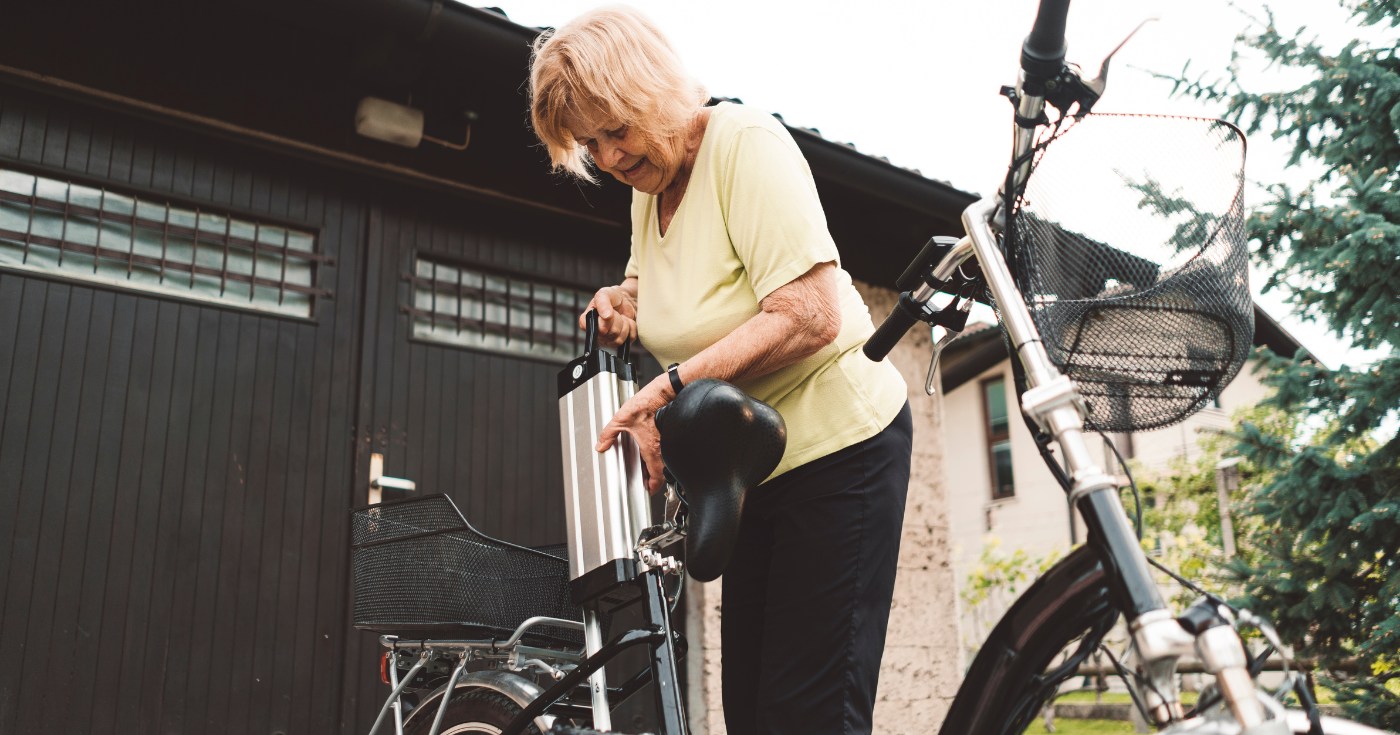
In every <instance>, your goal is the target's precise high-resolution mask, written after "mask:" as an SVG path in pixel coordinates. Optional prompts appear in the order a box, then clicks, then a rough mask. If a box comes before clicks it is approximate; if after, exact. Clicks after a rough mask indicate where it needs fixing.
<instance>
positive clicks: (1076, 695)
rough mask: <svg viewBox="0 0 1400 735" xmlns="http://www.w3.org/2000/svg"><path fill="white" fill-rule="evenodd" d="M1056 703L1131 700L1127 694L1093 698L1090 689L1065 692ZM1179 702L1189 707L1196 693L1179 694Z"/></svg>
mask: <svg viewBox="0 0 1400 735" xmlns="http://www.w3.org/2000/svg"><path fill="white" fill-rule="evenodd" d="M1055 701H1056V702H1074V703H1086V702H1088V703H1092V702H1105V703H1108V704H1128V703H1130V702H1132V701H1133V700H1132V698H1131V697H1129V696H1128V693H1127V692H1104V693H1103V696H1102V698H1101V699H1095V698H1094V692H1093V690H1090V689H1081V690H1079V691H1074V692H1066V693H1065V694H1061V695H1060V696H1058V697H1056V698H1055ZM1181 701H1182V703H1183V704H1185V705H1186V706H1188V707H1190V706H1191V705H1193V704H1195V703H1196V692H1181Z"/></svg>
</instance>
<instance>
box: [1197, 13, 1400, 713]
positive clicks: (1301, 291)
mask: <svg viewBox="0 0 1400 735" xmlns="http://www.w3.org/2000/svg"><path fill="white" fill-rule="evenodd" d="M1343 7H1344V8H1346V9H1347V10H1349V11H1350V12H1351V13H1352V15H1351V18H1352V20H1353V21H1354V23H1355V24H1356V25H1357V26H1358V29H1357V30H1358V33H1357V35H1358V36H1361V37H1363V38H1381V39H1384V40H1382V41H1380V42H1366V41H1362V40H1351V41H1349V42H1346V43H1345V45H1340V48H1329V47H1328V46H1326V45H1325V44H1324V43H1323V42H1321V41H1319V40H1317V39H1315V38H1313V37H1311V36H1310V35H1309V32H1308V31H1307V29H1306V28H1300V29H1298V30H1296V31H1292V32H1288V31H1285V30H1283V29H1280V28H1279V27H1277V25H1276V24H1275V17H1274V16H1273V15H1272V14H1271V13H1268V12H1265V14H1264V15H1263V16H1262V18H1260V19H1258V20H1256V22H1255V25H1254V26H1253V27H1252V28H1251V30H1249V31H1247V32H1246V33H1245V34H1243V35H1242V36H1241V37H1240V39H1239V44H1238V45H1237V48H1236V64H1234V65H1232V69H1234V68H1238V67H1239V66H1240V65H1241V63H1242V62H1241V59H1248V58H1255V59H1257V58H1258V57H1260V56H1262V57H1263V59H1265V60H1267V62H1268V64H1269V65H1271V66H1276V67H1281V68H1285V69H1294V70H1302V71H1304V72H1306V74H1307V82H1306V83H1304V84H1302V85H1301V86H1299V87H1297V88H1294V89H1285V90H1278V91H1271V92H1259V91H1254V90H1251V89H1247V88H1246V86H1245V85H1244V84H1242V83H1241V81H1240V77H1239V74H1238V73H1237V72H1234V73H1232V76H1231V78H1230V79H1228V80H1226V81H1223V82H1205V81H1203V80H1200V79H1198V80H1194V81H1192V80H1188V79H1186V78H1184V75H1183V77H1182V78H1178V79H1177V80H1176V82H1177V90H1176V91H1177V92H1178V93H1181V94H1188V95H1191V96H1195V97H1198V98H1202V99H1213V100H1216V101H1219V102H1223V103H1224V104H1225V105H1226V108H1227V111H1228V112H1227V117H1228V118H1230V119H1232V121H1234V122H1236V123H1237V124H1239V125H1240V126H1241V127H1242V128H1244V129H1245V131H1246V133H1248V134H1260V133H1268V134H1272V135H1273V136H1274V137H1275V138H1277V139H1282V140H1285V141H1287V142H1288V143H1289V144H1291V150H1292V155H1291V160H1290V164H1298V163H1300V162H1313V163H1314V164H1316V165H1319V166H1320V167H1321V170H1322V174H1321V176H1320V178H1319V180H1317V181H1315V182H1313V183H1312V184H1309V185H1307V186H1305V187H1302V188H1296V187H1290V186H1287V185H1284V184H1274V185H1270V186H1268V187H1267V195H1266V196H1265V197H1264V201H1263V202H1262V203H1258V204H1256V205H1255V206H1254V207H1253V209H1252V213H1251V215H1250V217H1249V219H1248V233H1249V237H1250V240H1251V243H1250V244H1251V250H1252V254H1253V256H1254V257H1255V258H1256V260H1257V262H1258V263H1260V264H1261V265H1262V266H1263V267H1264V268H1265V269H1267V270H1269V271H1270V272H1271V273H1272V276H1271V277H1270V279H1269V281H1268V283H1267V284H1266V288H1270V289H1282V290H1283V291H1284V293H1285V294H1286V295H1287V296H1288V297H1289V300H1290V301H1291V302H1292V303H1293V304H1295V305H1296V306H1297V307H1298V309H1299V310H1300V312H1301V313H1302V314H1303V316H1304V318H1314V319H1317V320H1322V321H1324V322H1325V323H1326V324H1327V325H1328V326H1329V327H1330V328H1331V329H1332V331H1333V332H1335V333H1336V334H1337V335H1338V336H1340V337H1343V338H1345V339H1348V340H1350V341H1351V342H1352V343H1353V344H1354V345H1355V346H1357V347H1359V348H1363V349H1368V350H1377V351H1379V354H1380V355H1381V357H1380V358H1379V359H1378V360H1377V361H1376V362H1374V363H1372V364H1369V365H1366V366H1364V367H1347V366H1342V367H1339V368H1337V369H1328V368H1326V367H1324V366H1322V365H1320V364H1317V363H1316V362H1313V361H1311V360H1308V359H1303V358H1302V357H1299V358H1297V359H1285V358H1282V357H1279V356H1277V355H1272V354H1269V353H1267V352H1266V353H1265V354H1263V355H1261V357H1262V359H1263V362H1264V366H1265V367H1264V369H1265V371H1266V374H1267V377H1266V378H1265V380H1266V382H1267V383H1268V384H1269V385H1271V386H1272V387H1274V388H1275V389H1276V393H1275V394H1274V395H1273V397H1272V398H1270V399H1269V402H1270V403H1271V404H1272V406H1273V407H1276V408H1278V409H1280V410H1282V411H1284V412H1286V413H1287V415H1290V416H1293V417H1295V418H1296V420H1297V424H1296V426H1295V427H1294V429H1295V430H1296V431H1289V432H1281V431H1278V430H1277V428H1276V427H1268V426H1261V425H1260V424H1258V423H1252V422H1248V421H1246V422H1244V423H1243V424H1242V425H1241V426H1240V429H1239V433H1238V436H1239V439H1240V451H1241V452H1242V453H1243V455H1244V456H1245V457H1246V459H1248V460H1249V461H1250V462H1252V463H1253V465H1254V466H1255V468H1256V469H1257V470H1258V471H1259V472H1260V475H1259V477H1260V478H1261V479H1260V480H1259V483H1258V484H1257V485H1256V486H1255V487H1254V489H1253V491H1252V493H1251V496H1250V501H1249V507H1248V508H1246V509H1245V510H1246V512H1250V513H1253V514H1255V515H1256V519H1255V520H1256V521H1257V522H1256V523H1254V524H1252V525H1251V527H1252V528H1253V529H1254V530H1253V531H1252V533H1251V534H1250V537H1249V539H1248V542H1249V543H1251V544H1252V545H1253V547H1254V548H1253V549H1251V553H1250V554H1249V555H1248V556H1247V557H1246V559H1247V560H1246V561H1244V562H1240V563H1238V564H1237V565H1236V567H1235V571H1237V572H1239V573H1240V574H1241V576H1242V577H1243V579H1244V589H1245V599H1244V603H1245V605H1246V606H1247V607H1249V608H1250V609H1252V610H1254V611H1256V612H1258V613H1261V614H1263V615H1264V616H1265V617H1268V618H1270V619H1272V620H1273V621H1274V622H1275V623H1276V624H1277V627H1278V629H1279V631H1280V633H1281V634H1283V635H1284V636H1285V638H1286V639H1287V640H1288V642H1289V643H1290V644H1292V645H1293V646H1295V647H1296V650H1297V653H1298V654H1299V655H1302V656H1307V657H1311V658H1316V659H1317V660H1318V661H1319V662H1320V666H1321V668H1322V669H1323V670H1324V671H1325V673H1326V676H1325V679H1326V683H1327V684H1328V685H1329V686H1331V687H1332V688H1333V689H1334V690H1335V692H1336V696H1337V700H1338V702H1339V703H1341V704H1342V705H1343V706H1344V708H1345V709H1346V710H1347V712H1348V714H1349V715H1350V716H1352V717H1353V718H1355V719H1357V720H1358V721H1361V722H1366V723H1368V724H1371V725H1375V726H1379V727H1385V728H1388V729H1392V730H1400V440H1397V438H1396V430H1395V426H1396V423H1397V421H1400V356H1397V352H1396V347H1397V345H1400V172H1397V171H1396V169H1397V167H1400V42H1397V40H1396V39H1397V34H1396V32H1395V30H1396V27H1397V24H1400V0H1352V1H1351V2H1344V3H1343ZM1298 437H1303V438H1302V439H1299V438H1298Z"/></svg>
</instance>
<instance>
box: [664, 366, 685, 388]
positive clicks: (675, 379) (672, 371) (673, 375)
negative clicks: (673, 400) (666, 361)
mask: <svg viewBox="0 0 1400 735" xmlns="http://www.w3.org/2000/svg"><path fill="white" fill-rule="evenodd" d="M680 366H681V364H680V363H678V362H673V363H671V364H670V365H667V366H666V377H668V378H670V379H671V390H673V391H675V392H676V393H680V392H681V388H684V387H685V383H682V382H681V375H680Z"/></svg>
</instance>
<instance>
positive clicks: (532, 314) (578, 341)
mask: <svg viewBox="0 0 1400 735" xmlns="http://www.w3.org/2000/svg"><path fill="white" fill-rule="evenodd" d="M406 280H408V281H409V283H410V284H411V285H412V292H413V297H412V298H413V303H412V304H411V305H409V306H405V307H404V311H406V312H407V313H408V314H410V315H411V318H412V319H413V336H414V337H417V338H419V339H423V340H427V341H431V342H438V343H442V344H449V345H455V346H459V347H471V348H475V349H481V350H488V351H491V352H500V353H505V354H511V355H524V356H528V357H535V358H540V359H545V360H550V361H557V362H567V361H569V360H572V359H573V358H575V357H578V356H579V354H581V353H582V352H583V332H581V331H579V328H578V315H579V314H581V313H583V310H584V308H585V307H587V306H588V302H589V300H590V299H592V298H593V292H591V291H583V290H580V289H578V288H576V287H573V286H568V285H563V284H555V283H548V282H545V281H541V280H539V279H536V278H530V277H525V276H520V275H512V274H508V273H503V272H500V271H491V270H486V269H481V268H476V267H468V266H464V265H459V264H455V263H449V262H444V261H440V260H436V259H434V258H432V257H431V256H425V255H421V254H420V255H418V256H417V258H416V260H415V263H414V272H413V274H412V275H409V276H407V277H406Z"/></svg>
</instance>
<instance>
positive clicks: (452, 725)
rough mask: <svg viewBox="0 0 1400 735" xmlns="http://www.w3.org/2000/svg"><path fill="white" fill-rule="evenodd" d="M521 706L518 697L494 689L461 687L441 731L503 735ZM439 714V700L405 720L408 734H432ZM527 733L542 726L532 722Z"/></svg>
mask: <svg viewBox="0 0 1400 735" xmlns="http://www.w3.org/2000/svg"><path fill="white" fill-rule="evenodd" d="M521 709H522V708H521V707H520V705H518V704H516V703H515V700H513V699H511V698H510V697H507V696H506V695H504V694H501V693H500V692H497V691H494V690H491V689H481V688H475V689H470V690H465V691H458V692H457V693H456V694H454V695H453V696H452V699H451V701H449V702H448V703H447V713H446V715H445V716H444V717H443V720H442V729H441V730H440V731H439V732H438V735H501V732H502V731H503V730H504V729H505V726H506V725H509V724H510V721H511V720H513V719H515V716H516V715H518V714H520V710H521ZM436 718H437V707H436V703H435V704H434V706H433V707H431V708H429V710H426V711H423V712H422V714H421V715H420V716H418V717H412V718H410V719H409V721H408V722H405V723H404V728H403V731H404V735H428V733H429V732H430V731H431V730H432V728H433V720H434V719H436ZM525 735H540V729H539V728H538V727H535V725H534V724H533V723H531V724H530V725H529V726H528V727H526V728H525Z"/></svg>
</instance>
